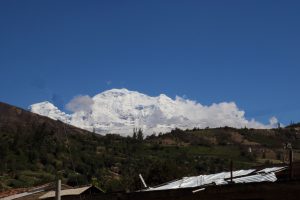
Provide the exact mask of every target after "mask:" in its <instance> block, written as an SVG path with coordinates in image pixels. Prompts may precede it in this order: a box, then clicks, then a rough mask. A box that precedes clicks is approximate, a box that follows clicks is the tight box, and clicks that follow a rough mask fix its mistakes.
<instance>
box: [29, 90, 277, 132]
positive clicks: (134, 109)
mask: <svg viewBox="0 0 300 200" xmlns="http://www.w3.org/2000/svg"><path fill="white" fill-rule="evenodd" d="M69 104H72V106H73V107H76V108H87V107H88V109H76V110H74V111H73V113H72V114H70V115H68V114H66V113H64V112H62V111H60V110H59V109H58V108H57V107H55V106H54V105H53V104H51V103H50V102H47V101H46V102H41V103H38V104H33V105H31V106H30V110H31V111H32V112H35V113H37V114H40V115H44V116H48V117H50V118H53V119H58V120H61V121H63V122H66V123H69V124H71V125H74V126H78V127H80V128H83V129H87V130H95V131H96V132H98V133H102V134H107V133H118V134H121V135H131V134H132V130H133V128H142V129H143V130H144V133H145V134H152V133H153V132H156V133H159V132H167V131H170V130H171V129H174V128H181V129H187V128H194V127H198V128H205V127H222V126H231V127H236V128H240V127H249V128H270V127H271V126H270V125H264V124H261V123H259V122H257V121H255V120H247V119H246V118H245V116H244V115H245V113H244V111H242V110H240V109H239V108H238V107H237V106H236V104H235V103H233V102H221V103H218V104H212V105H210V106H202V105H201V104H200V103H198V102H196V101H191V100H188V99H178V98H176V99H172V98H170V97H168V96H167V95H165V94H160V95H159V96H156V97H152V96H148V95H146V94H143V93H139V92H137V91H130V90H127V89H125V88H121V89H111V90H107V91H104V92H102V93H99V94H97V95H95V96H94V97H89V96H78V97H75V98H74V99H73V100H72V101H71V102H70V103H69Z"/></svg>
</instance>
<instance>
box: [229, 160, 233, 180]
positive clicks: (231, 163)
mask: <svg viewBox="0 0 300 200" xmlns="http://www.w3.org/2000/svg"><path fill="white" fill-rule="evenodd" d="M232 171H233V162H232V160H230V182H231V183H233V180H232V179H233V174H232Z"/></svg>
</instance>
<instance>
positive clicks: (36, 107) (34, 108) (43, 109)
mask: <svg viewBox="0 0 300 200" xmlns="http://www.w3.org/2000/svg"><path fill="white" fill-rule="evenodd" d="M29 110H30V111H31V112H33V113H37V114H39V115H43V116H47V117H49V118H51V119H55V120H60V121H62V122H66V123H69V122H70V115H68V114H66V113H64V112H62V111H60V110H59V109H58V108H57V107H56V106H54V105H53V104H52V103H50V102H49V101H43V102H40V103H35V104H32V105H31V106H29Z"/></svg>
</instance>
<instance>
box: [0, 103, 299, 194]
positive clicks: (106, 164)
mask: <svg viewBox="0 0 300 200" xmlns="http://www.w3.org/2000/svg"><path fill="white" fill-rule="evenodd" d="M299 134H300V130H299V126H297V125H294V126H292V127H287V128H280V129H268V130H262V129H259V130H256V129H246V128H244V129H234V128H229V127H224V128H214V129H209V128H207V129H193V130H185V131H183V130H180V129H175V130H173V131H171V132H169V133H167V134H163V135H162V134H159V135H157V136H155V135H151V136H147V138H145V139H142V138H141V137H121V136H119V135H110V134H108V135H106V136H100V135H98V134H95V133H91V132H88V131H85V130H82V129H79V128H76V127H73V126H70V125H66V124H64V123H62V122H60V121H56V120H53V119H50V118H47V117H43V116H40V115H37V114H34V113H31V112H28V111H26V110H23V109H20V108H17V107H14V106H11V105H8V104H4V103H0V162H1V165H0V183H1V184H0V187H1V189H2V190H6V189H9V188H16V187H27V186H32V185H38V184H42V183H46V182H50V181H53V180H54V179H55V177H56V176H59V177H61V178H62V179H63V182H65V183H67V184H70V185H79V184H87V183H91V182H93V183H94V184H97V185H98V186H100V187H102V188H104V189H105V190H108V191H116V190H134V189H139V188H140V187H141V183H140V181H139V179H138V174H139V173H141V174H143V176H144V178H145V180H146V182H147V184H148V185H150V186H151V185H155V184H160V183H162V182H165V181H169V180H172V179H176V178H181V177H183V176H189V175H196V174H200V173H213V172H219V171H222V170H228V166H229V161H230V159H232V160H233V161H234V167H235V168H248V167H251V166H256V165H261V164H265V163H271V162H273V163H278V162H281V161H282V160H283V159H284V155H285V152H284V151H283V144H284V143H291V144H292V146H293V148H294V152H295V159H297V160H300V152H299V149H300V140H299V138H300V137H299ZM128 135H132V133H130V134H128Z"/></svg>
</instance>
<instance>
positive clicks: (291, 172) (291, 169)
mask: <svg viewBox="0 0 300 200" xmlns="http://www.w3.org/2000/svg"><path fill="white" fill-rule="evenodd" d="M289 157H290V159H289V160H290V166H289V169H290V170H289V171H290V173H289V175H290V177H289V178H290V180H292V179H293V150H292V148H290V153H289Z"/></svg>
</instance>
